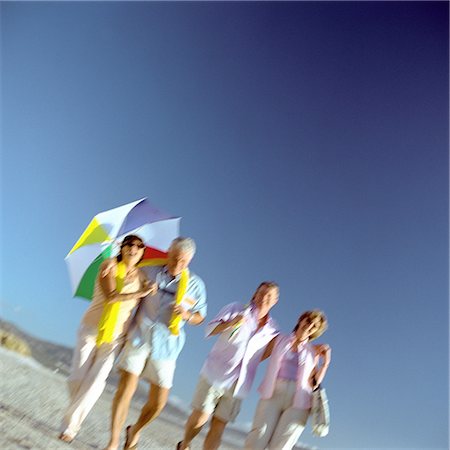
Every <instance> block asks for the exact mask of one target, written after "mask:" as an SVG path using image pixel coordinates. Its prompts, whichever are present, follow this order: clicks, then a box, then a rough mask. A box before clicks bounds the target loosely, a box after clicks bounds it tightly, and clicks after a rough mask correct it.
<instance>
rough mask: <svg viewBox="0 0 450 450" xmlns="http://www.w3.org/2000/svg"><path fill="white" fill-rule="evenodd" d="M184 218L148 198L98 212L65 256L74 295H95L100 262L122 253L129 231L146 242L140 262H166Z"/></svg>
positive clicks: (157, 263)
mask: <svg viewBox="0 0 450 450" xmlns="http://www.w3.org/2000/svg"><path fill="white" fill-rule="evenodd" d="M180 220H181V219H180V217H174V216H171V215H170V214H167V213H165V212H163V211H161V210H159V209H158V208H156V207H155V206H154V205H152V204H151V203H150V202H149V201H148V200H147V199H146V198H143V199H141V200H137V201H135V202H132V203H128V204H126V205H123V206H119V207H118V208H114V209H110V210H109V211H104V212H101V213H99V214H97V215H96V216H95V217H94V218H93V219H92V221H91V223H90V224H89V225H88V227H87V228H86V230H84V232H83V234H82V235H81V237H80V238H79V239H78V241H77V243H76V244H75V245H74V247H73V248H72V250H71V251H70V252H69V254H68V255H67V256H66V258H65V260H66V263H67V267H68V270H69V275H70V281H71V285H72V291H73V295H74V297H83V298H85V299H88V300H91V299H92V296H93V294H94V285H95V279H96V277H97V274H98V270H99V267H100V264H101V263H102V262H103V261H104V260H105V259H107V258H110V257H111V256H113V255H115V254H117V253H118V250H119V244H120V241H121V240H122V239H123V238H124V237H125V236H126V235H128V234H137V235H138V236H139V237H141V238H142V239H143V241H144V243H145V245H146V248H145V252H144V259H143V261H142V262H141V264H140V265H162V264H164V263H165V261H166V258H167V250H168V249H169V246H170V243H171V242H172V240H173V239H175V238H176V237H177V236H179V230H180Z"/></svg>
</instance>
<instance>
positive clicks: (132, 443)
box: [124, 425, 139, 450]
mask: <svg viewBox="0 0 450 450" xmlns="http://www.w3.org/2000/svg"><path fill="white" fill-rule="evenodd" d="M126 436H127V438H126V441H125V447H124V449H130V450H134V449H135V448H137V443H138V440H139V433H136V432H135V431H134V425H128V426H127V429H126Z"/></svg>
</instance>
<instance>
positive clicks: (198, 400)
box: [192, 376, 242, 422]
mask: <svg viewBox="0 0 450 450" xmlns="http://www.w3.org/2000/svg"><path fill="white" fill-rule="evenodd" d="M241 403H242V400H241V399H240V398H236V397H233V389H232V388H231V389H225V388H216V387H214V386H212V385H211V383H210V382H209V381H208V380H207V379H206V378H204V377H202V376H200V379H199V380H198V384H197V388H196V390H195V394H194V398H193V400H192V407H193V408H194V409H196V410H197V411H202V412H205V413H208V414H214V416H215V417H217V418H219V419H221V420H223V421H224V422H234V420H235V419H236V417H237V415H238V414H239V411H240V409H241Z"/></svg>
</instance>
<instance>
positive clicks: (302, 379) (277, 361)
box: [258, 334, 315, 409]
mask: <svg viewBox="0 0 450 450" xmlns="http://www.w3.org/2000/svg"><path fill="white" fill-rule="evenodd" d="M294 339H295V336H294V334H289V335H281V334H280V335H279V336H278V337H277V340H276V343H275V346H274V348H273V351H272V356H271V357H270V359H269V365H268V367H267V371H266V374H265V376H264V379H263V381H262V383H261V386H259V388H258V391H259V393H260V394H261V398H262V399H269V398H271V397H272V395H273V392H274V389H275V383H276V381H277V378H278V374H279V371H280V367H281V362H282V360H283V357H284V355H285V354H286V353H287V352H288V351H290V349H291V348H292V343H293V341H294ZM314 357H315V351H314V347H313V345H312V344H310V343H309V342H308V343H306V344H302V345H301V346H300V348H299V353H298V370H297V378H296V380H297V390H296V392H295V395H294V401H293V406H294V407H295V408H299V409H309V408H311V396H312V395H311V394H312V388H311V386H310V384H309V377H310V375H311V372H312V370H313V369H314Z"/></svg>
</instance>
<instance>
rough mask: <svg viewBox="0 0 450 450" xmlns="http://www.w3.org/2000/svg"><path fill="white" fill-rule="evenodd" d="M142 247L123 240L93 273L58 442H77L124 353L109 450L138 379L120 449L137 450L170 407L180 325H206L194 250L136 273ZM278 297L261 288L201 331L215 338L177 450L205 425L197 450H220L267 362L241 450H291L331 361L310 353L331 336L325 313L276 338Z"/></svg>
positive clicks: (322, 350) (184, 247) (181, 245)
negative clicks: (142, 392) (137, 403)
mask: <svg viewBox="0 0 450 450" xmlns="http://www.w3.org/2000/svg"><path fill="white" fill-rule="evenodd" d="M144 247H145V246H144V243H143V241H142V240H141V239H140V238H139V237H138V236H135V235H128V236H126V237H125V239H124V240H123V242H122V244H121V248H120V252H119V255H118V256H117V257H116V258H113V259H110V260H107V261H105V262H104V263H103V264H102V266H101V268H100V270H99V274H98V277H97V281H96V285H95V291H94V298H93V301H92V303H91V304H90V306H89V308H88V310H87V311H86V313H85V315H84V317H83V319H82V322H81V325H80V328H79V331H78V340H77V345H76V348H75V351H74V356H73V362H72V370H71V374H70V376H69V379H68V387H69V395H70V404H69V407H68V408H67V411H66V414H65V415H64V419H63V422H62V427H61V434H60V436H59V438H60V439H61V440H62V441H65V442H71V441H72V440H73V439H74V438H75V435H76V434H77V432H78V431H79V429H80V427H81V424H82V422H83V420H84V419H85V418H86V416H87V414H88V413H89V411H90V410H91V409H92V407H93V406H94V404H95V402H96V401H97V400H98V398H99V397H100V395H101V393H102V392H103V390H104V388H105V385H106V379H107V377H108V375H109V373H110V372H111V370H112V367H113V364H114V361H115V359H116V358H117V356H119V353H120V357H119V360H118V363H117V367H118V369H119V371H120V381H119V385H118V388H117V391H116V393H115V396H114V400H113V404H112V414H111V437H110V441H109V443H108V446H107V447H106V449H105V450H117V449H118V448H119V441H120V434H121V431H122V429H123V427H124V425H125V421H126V418H127V415H128V410H129V407H130V403H131V399H132V397H133V394H134V392H135V391H136V388H137V385H138V382H139V377H143V378H144V379H146V380H147V381H149V383H150V390H149V396H148V400H147V402H146V404H145V405H144V406H143V408H142V410H141V413H140V416H139V418H138V420H137V421H136V423H135V424H133V425H130V426H128V427H126V441H125V446H124V449H128V450H131V449H137V448H138V441H139V435H140V432H141V431H142V429H143V428H144V427H145V425H146V424H148V423H149V422H151V421H152V420H154V419H155V418H156V417H158V415H159V414H160V412H161V411H162V409H163V408H164V406H165V405H166V402H167V399H168V396H169V392H170V389H171V387H172V381H173V376H174V372H175V365H176V360H177V357H178V355H179V354H180V352H181V349H182V347H183V345H184V342H185V333H184V325H185V324H186V323H187V324H189V325H199V324H200V323H202V322H203V321H204V319H205V317H206V290H205V286H204V283H203V281H202V280H201V279H200V278H199V277H198V276H197V275H195V274H194V273H192V272H190V271H189V263H190V262H191V260H192V258H193V256H194V254H195V243H194V241H193V240H192V239H191V238H177V239H175V240H174V241H173V242H172V244H171V246H170V248H169V252H168V259H167V263H166V265H165V266H148V267H138V264H139V262H140V261H141V260H142V257H143V253H144ZM278 296H279V288H278V285H277V284H276V283H273V282H263V283H261V284H260V286H259V287H258V288H257V289H256V292H255V293H254V295H253V297H252V299H251V301H250V302H249V304H247V305H241V304H238V303H232V304H229V305H227V306H225V307H224V308H223V309H222V310H221V311H220V312H219V314H218V315H217V316H216V317H215V318H214V319H213V320H212V321H211V322H210V323H209V324H208V325H207V329H206V335H207V336H213V335H218V336H219V337H218V340H217V341H216V343H215V344H214V346H213V348H212V349H211V351H210V353H209V355H208V357H207V359H206V361H205V363H204V365H203V367H202V369H201V372H200V379H199V382H198V385H197V388H196V392H195V394H194V398H193V401H192V406H193V411H192V414H191V415H190V417H189V418H188V420H187V423H186V425H185V431H184V436H183V439H182V441H180V442H179V443H178V444H177V445H176V448H177V449H178V450H184V449H189V445H190V443H191V441H192V440H193V439H194V437H195V436H196V435H197V434H198V433H199V432H200V430H201V429H202V427H203V426H204V425H205V424H206V422H207V421H208V420H209V419H210V418H211V423H210V428H209V431H208V433H207V435H206V438H205V441H204V444H203V448H204V449H206V450H215V449H217V448H219V446H220V442H221V438H222V434H223V431H224V429H225V427H226V425H227V423H228V422H230V421H234V419H235V418H236V416H237V415H238V413H239V409H240V405H241V402H242V400H243V399H244V398H245V397H246V395H248V393H249V392H250V388H251V385H252V383H253V380H254V377H255V374H256V369H257V366H258V364H259V362H261V361H262V360H264V359H266V358H270V360H269V363H268V367H267V372H266V374H265V376H264V379H263V382H262V384H261V386H260V387H259V393H260V397H261V398H260V401H259V403H258V406H257V409H256V412H255V416H254V420H253V426H252V429H251V431H250V432H249V434H248V436H247V439H246V441H245V448H247V449H265V448H270V449H291V448H292V447H293V446H294V445H295V443H296V441H297V439H298V438H299V436H300V435H301V433H302V431H303V429H304V427H305V424H306V421H307V419H308V416H309V415H310V411H311V398H312V392H313V389H315V388H316V387H317V386H318V385H319V384H320V383H321V381H322V379H323V377H324V376H325V373H326V370H327V368H328V365H329V363H330V352H331V351H330V348H329V346H328V345H325V344H322V345H313V344H311V341H312V340H314V339H316V338H317V337H319V336H320V335H321V334H322V333H323V332H324V331H325V329H326V328H327V320H326V318H325V316H324V314H323V313H322V312H321V311H307V312H305V313H303V314H302V315H301V316H300V317H299V319H298V321H297V323H296V324H295V327H294V329H293V331H292V332H291V333H289V334H281V333H280V332H279V331H278V327H277V325H276V323H275V322H274V320H273V319H272V318H271V317H270V315H269V311H270V309H271V308H272V307H273V306H274V305H275V304H276V303H277V302H278ZM144 299H145V300H144ZM174 447H175V445H174Z"/></svg>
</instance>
